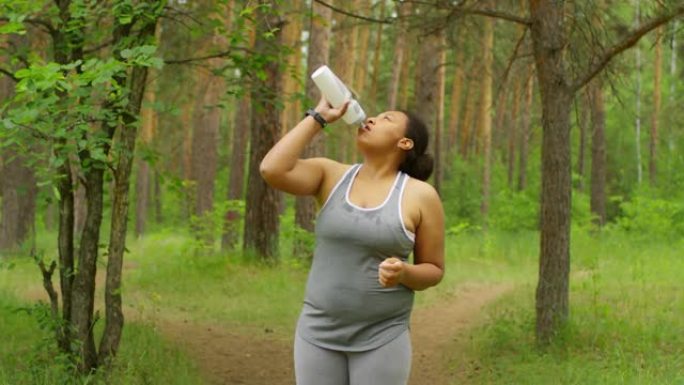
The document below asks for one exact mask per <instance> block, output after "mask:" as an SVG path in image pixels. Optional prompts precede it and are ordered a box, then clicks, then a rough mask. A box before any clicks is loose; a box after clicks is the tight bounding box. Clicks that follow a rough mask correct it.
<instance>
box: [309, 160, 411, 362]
mask: <svg viewBox="0 0 684 385" xmlns="http://www.w3.org/2000/svg"><path fill="white" fill-rule="evenodd" d="M360 168H361V165H359V164H357V165H354V166H352V167H351V168H350V169H349V170H348V171H347V172H346V173H345V174H344V175H343V176H342V178H341V179H340V181H339V182H338V183H337V185H336V186H335V187H334V188H333V190H332V191H331V192H330V196H329V197H328V200H327V201H326V202H325V204H324V205H323V207H321V210H320V211H319V214H318V218H317V220H316V248H315V251H314V257H313V263H312V265H311V271H310V272H309V278H308V282H307V285H306V295H305V299H304V306H303V309H302V313H301V315H300V317H299V321H298V323H297V332H298V333H299V335H300V336H301V337H302V338H304V339H306V340H307V341H309V342H311V343H312V344H314V345H317V346H320V347H323V348H327V349H334V350H341V351H348V352H359V351H365V350H371V349H375V348H377V347H380V346H382V345H384V344H385V343H387V342H390V341H391V340H392V339H394V338H395V337H397V336H399V335H400V334H401V333H402V332H404V331H405V330H406V329H407V328H408V326H409V318H410V315H411V308H412V307H413V290H411V289H409V288H407V287H406V286H403V285H398V286H395V287H390V288H384V287H382V286H381V285H380V283H379V282H378V265H379V264H380V262H382V261H383V260H384V259H385V258H388V257H391V256H394V257H397V258H399V259H401V260H403V261H407V260H408V257H409V255H410V254H411V252H412V251H413V244H414V239H413V234H411V233H410V232H409V231H407V230H406V227H405V226H404V223H403V220H402V217H401V204H400V203H401V197H402V195H403V190H404V186H405V184H406V181H407V180H408V175H406V174H404V173H402V172H399V173H398V174H397V178H396V179H395V181H394V185H393V186H392V189H391V190H390V192H389V194H388V196H387V198H386V199H385V201H384V203H382V204H381V205H380V206H377V207H374V208H362V207H358V206H356V205H354V204H353V203H351V202H350V200H349V190H350V189H351V185H352V182H353V181H354V179H355V177H356V175H357V173H358V171H359V169H360Z"/></svg>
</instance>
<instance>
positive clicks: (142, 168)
mask: <svg viewBox="0 0 684 385" xmlns="http://www.w3.org/2000/svg"><path fill="white" fill-rule="evenodd" d="M156 76H157V75H156V71H154V70H150V76H149V78H150V80H149V83H150V84H149V85H148V86H147V87H146V92H145V101H146V102H147V103H149V104H150V105H152V104H153V103H154V102H155V100H156V92H157V90H156V88H157V84H156V83H157V80H156ZM141 126H142V129H141V132H140V140H141V142H142V143H143V144H144V145H149V144H150V143H151V142H152V139H153V138H154V135H155V132H156V131H157V112H156V111H155V110H154V108H153V107H146V108H143V109H142V112H141ZM135 197H136V203H135V236H136V237H138V238H139V237H141V236H142V235H143V234H144V233H145V227H146V223H147V210H148V207H149V201H150V164H149V163H147V161H146V160H145V159H141V160H140V161H139V162H138V176H137V178H136V185H135Z"/></svg>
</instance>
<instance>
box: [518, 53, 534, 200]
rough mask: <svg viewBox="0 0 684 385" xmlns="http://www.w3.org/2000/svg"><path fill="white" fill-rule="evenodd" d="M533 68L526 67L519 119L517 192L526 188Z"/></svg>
mask: <svg viewBox="0 0 684 385" xmlns="http://www.w3.org/2000/svg"><path fill="white" fill-rule="evenodd" d="M533 71H534V67H533V65H532V63H530V64H529V65H528V70H527V74H526V75H525V76H526V77H527V81H526V82H525V103H524V104H523V111H522V117H521V119H520V130H519V132H520V142H519V147H520V148H519V149H518V191H523V190H524V189H525V188H526V187H527V155H528V148H529V143H530V136H531V135H532V130H531V126H530V124H531V121H532V100H533V96H534V73H533Z"/></svg>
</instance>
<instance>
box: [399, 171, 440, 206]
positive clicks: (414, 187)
mask: <svg viewBox="0 0 684 385" xmlns="http://www.w3.org/2000/svg"><path fill="white" fill-rule="evenodd" d="M406 190H407V191H406V192H407V193H409V194H410V195H411V196H413V197H415V198H416V199H419V200H421V201H424V200H426V199H427V200H438V201H439V200H440V198H439V193H438V192H437V190H436V189H435V188H434V187H433V186H432V185H431V184H430V183H428V182H425V181H422V180H420V179H416V178H413V177H411V176H408V181H407V182H406Z"/></svg>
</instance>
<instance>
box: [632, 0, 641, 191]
mask: <svg viewBox="0 0 684 385" xmlns="http://www.w3.org/2000/svg"><path fill="white" fill-rule="evenodd" d="M634 4H635V7H636V16H635V18H634V25H639V23H640V21H641V9H640V6H641V1H640V0H634ZM635 58H636V91H635V93H636V96H635V99H636V110H635V118H634V132H635V141H634V143H635V149H636V167H637V183H638V184H641V181H642V179H643V176H642V174H643V171H642V166H641V48H639V45H638V44H637V46H636V48H635Z"/></svg>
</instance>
